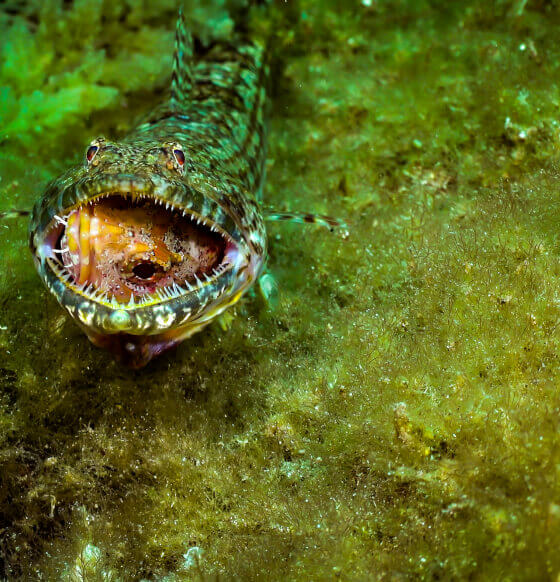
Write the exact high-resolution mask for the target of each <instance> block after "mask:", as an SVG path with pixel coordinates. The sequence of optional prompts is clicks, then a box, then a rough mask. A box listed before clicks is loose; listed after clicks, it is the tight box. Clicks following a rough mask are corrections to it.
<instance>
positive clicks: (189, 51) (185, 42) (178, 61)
mask: <svg viewBox="0 0 560 582" xmlns="http://www.w3.org/2000/svg"><path fill="white" fill-rule="evenodd" d="M193 69H194V44H193V38H192V35H191V32H190V30H189V29H188V28H187V25H186V22H185V17H184V15H183V8H182V7H181V8H179V16H178V18H177V28H176V30H175V54H174V56H173V75H172V77H171V99H170V104H171V107H172V108H173V109H174V108H177V107H178V106H180V105H181V104H182V103H184V102H185V101H186V100H187V99H188V98H189V93H190V92H191V90H192V87H193V83H194V73H193Z"/></svg>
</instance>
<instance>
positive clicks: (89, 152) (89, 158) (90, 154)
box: [86, 145, 99, 164]
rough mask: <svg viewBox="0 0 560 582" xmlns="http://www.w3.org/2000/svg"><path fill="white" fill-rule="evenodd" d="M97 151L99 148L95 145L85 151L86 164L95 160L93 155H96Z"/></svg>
mask: <svg viewBox="0 0 560 582" xmlns="http://www.w3.org/2000/svg"><path fill="white" fill-rule="evenodd" d="M97 150H99V146H97V145H90V146H89V148H88V149H87V151H86V159H87V161H88V164H91V162H92V160H93V158H95V154H97Z"/></svg>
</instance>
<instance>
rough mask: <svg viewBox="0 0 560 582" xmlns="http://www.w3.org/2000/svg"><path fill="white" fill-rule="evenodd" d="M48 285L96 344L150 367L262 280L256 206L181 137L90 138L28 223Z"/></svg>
mask: <svg viewBox="0 0 560 582" xmlns="http://www.w3.org/2000/svg"><path fill="white" fill-rule="evenodd" d="M30 247H31V251H32V253H33V255H34V260H35V265H36V267H37V270H38V272H39V275H40V276H41V278H42V279H43V281H44V283H45V284H46V286H47V288H48V289H49V290H50V291H51V292H52V293H53V294H54V295H55V297H56V298H57V300H58V302H59V303H60V304H61V305H62V307H64V308H65V309H66V311H68V313H69V314H70V316H71V317H72V318H73V319H74V320H75V321H76V322H77V323H78V324H79V325H80V326H81V327H82V328H83V329H84V331H85V332H86V334H87V335H88V337H89V338H90V339H91V340H92V341H93V342H94V343H95V344H96V345H98V346H101V347H104V348H106V349H109V350H110V351H111V352H112V353H113V354H114V355H115V356H116V357H117V359H118V360H120V361H121V362H123V363H124V364H126V365H129V366H131V367H135V368H138V367H142V366H144V365H145V364H147V363H148V362H149V361H150V360H151V359H152V358H153V357H154V356H156V355H158V354H160V353H162V352H163V351H165V350H167V349H169V348H170V347H172V346H174V345H176V344H177V343H179V342H180V341H182V340H184V339H185V338H187V337H189V336H191V335H192V334H193V333H195V332H197V331H199V330H200V329H202V328H203V327H204V326H206V325H207V324H208V323H210V322H211V321H212V320H213V319H215V318H216V317H217V316H219V315H220V314H221V313H222V312H223V311H224V310H226V309H227V308H228V307H231V306H232V305H234V304H235V303H236V302H237V301H238V300H239V299H240V297H242V295H243V294H244V293H245V292H246V291H247V290H248V289H249V288H250V286H251V285H252V284H253V283H254V282H255V280H256V279H257V278H258V276H259V274H260V272H261V269H262V266H263V263H264V260H265V257H266V233H265V229H264V224H263V221H262V217H261V214H260V211H259V208H258V205H257V203H256V201H255V200H254V198H253V197H252V196H251V195H250V194H248V193H247V192H246V191H245V190H244V189H243V187H242V186H241V185H240V184H238V183H236V182H235V181H234V180H230V179H228V178H227V177H223V176H222V177H221V178H220V179H218V180H216V178H215V177H214V176H213V174H212V172H207V171H206V169H205V168H197V167H194V166H193V165H192V164H191V163H190V158H189V156H188V152H186V151H185V150H184V149H183V147H182V146H181V144H180V143H178V142H175V141H168V140H162V141H159V142H158V141H154V140H146V141H144V142H142V141H141V140H137V141H136V142H134V143H127V142H121V143H117V142H110V141H107V140H105V139H103V138H98V139H96V140H94V141H93V142H91V144H90V145H89V146H88V148H87V150H86V154H85V159H84V162H83V163H82V164H78V165H76V166H74V167H73V168H70V169H69V170H68V171H67V172H65V173H64V174H62V175H61V176H59V177H58V178H56V179H55V180H53V181H52V182H50V183H49V184H48V185H47V187H46V189H45V192H44V194H43V196H42V197H41V198H40V199H39V201H38V202H37V204H36V206H35V208H34V211H33V215H32V219H31V223H30Z"/></svg>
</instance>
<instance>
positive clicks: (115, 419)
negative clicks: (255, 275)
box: [0, 0, 560, 580]
mask: <svg viewBox="0 0 560 582" xmlns="http://www.w3.org/2000/svg"><path fill="white" fill-rule="evenodd" d="M234 4H235V5H234ZM243 4H244V3H243V2H236V3H225V2H224V3H222V2H217V3H213V4H211V5H210V6H204V5H202V4H197V5H196V6H193V7H192V9H193V10H194V12H193V14H194V15H195V18H196V19H197V22H198V25H199V28H200V33H201V34H202V36H203V40H204V39H205V38H206V39H208V38H210V36H211V34H212V32H211V31H210V30H209V29H210V28H211V27H210V26H209V24H208V23H217V25H216V27H215V28H216V29H217V30H218V31H219V33H218V34H222V35H227V34H229V32H228V31H229V30H230V29H231V22H232V18H233V17H231V18H230V16H231V14H233V12H235V10H237V9H241V8H242V7H243ZM203 6H204V8H203ZM338 6H339V3H338V2H334V0H333V1H329V0H321V1H320V2H318V1H315V0H302V1H301V3H300V4H299V5H298V6H297V7H295V8H294V7H293V6H292V5H290V7H289V10H290V14H289V19H288V18H287V19H285V20H283V18H282V16H283V13H282V9H281V8H280V7H278V8H277V10H279V11H280V15H279V16H278V22H279V23H282V24H281V26H279V27H277V29H276V31H275V32H276V35H277V37H278V38H277V41H278V46H279V47H281V51H282V56H283V58H284V61H285V69H284V71H283V73H282V76H281V77H280V76H279V77H278V78H276V79H275V81H276V90H275V93H276V100H275V103H274V109H273V115H272V119H271V131H270V161H269V171H268V175H269V177H268V187H267V193H266V201H267V204H270V205H271V206H274V207H276V208H283V209H293V210H296V209H305V210H307V209H309V210H315V211H318V212H328V213H331V214H335V215H338V216H342V217H345V218H347V219H348V221H349V222H350V223H351V229H350V237H349V238H348V240H341V239H340V238H337V237H336V236H333V235H330V234H329V233H326V232H323V231H320V230H313V229H307V230H300V229H301V227H299V226H295V225H273V226H271V229H270V234H271V237H270V238H271V247H272V256H271V260H270V266H271V269H272V271H273V272H274V273H275V275H276V277H277V279H278V281H279V283H280V293H281V295H280V299H279V303H278V306H277V307H276V309H275V310H274V311H272V312H266V311H265V310H264V307H263V306H262V305H260V304H259V302H258V300H254V301H250V300H247V301H245V302H244V303H243V304H242V305H241V306H240V307H239V308H238V312H239V313H238V315H239V316H238V317H237V318H236V319H234V320H233V322H232V324H231V326H230V328H229V329H228V330H227V331H223V330H222V329H221V328H220V327H219V326H218V325H216V326H213V327H211V328H209V329H207V330H206V331H204V332H203V333H201V334H199V335H198V336H196V337H194V338H193V339H192V341H189V342H187V343H185V344H184V345H182V346H181V347H180V348H179V349H177V350H176V351H175V352H174V353H171V354H168V355H165V356H163V357H162V358H160V359H159V360H158V361H155V362H154V363H153V364H151V365H150V366H149V367H148V368H147V369H146V370H144V371H142V372H130V371H128V370H124V369H122V368H120V367H119V366H118V365H117V364H115V363H114V362H112V361H111V360H110V358H109V357H108V356H107V354H105V353H104V352H102V351H99V350H97V349H95V348H94V347H92V346H91V345H90V343H89V342H88V340H87V339H86V338H85V337H84V336H83V335H82V334H81V332H80V331H79V330H77V329H76V328H75V327H74V326H73V324H72V323H71V322H69V321H68V320H67V318H66V317H65V316H64V314H63V313H62V312H61V311H60V309H59V308H58V307H57V305H56V304H55V303H54V302H53V300H52V299H51V298H50V296H49V295H48V294H47V292H46V291H44V290H43V289H42V287H41V285H40V283H39V280H38V278H37V277H36V275H35V274H34V271H33V267H32V264H31V259H30V258H28V259H27V260H22V257H24V256H27V255H26V253H27V250H26V234H25V225H24V224H21V223H19V222H14V221H12V222H5V223H4V224H3V225H0V245H1V248H2V253H1V254H0V264H1V266H0V273H1V278H0V578H7V579H9V580H17V579H24V580H33V579H43V580H74V579H78V580H79V579H80V578H82V579H88V580H90V579H99V580H110V579H111V580H141V579H145V580H192V579H204V580H208V579H218V578H220V579H244V580H245V579H247V580H250V579H254V578H258V577H261V578H265V579H274V580H306V579H314V580H322V579H325V580H327V579H328V580H330V579H335V578H340V579H343V580H366V579H368V580H369V579H379V580H404V579H409V578H414V579H426V580H432V579H433V580H464V579H490V580H494V579H500V580H518V579H531V580H536V579H539V580H550V579H552V580H554V579H556V577H557V575H558V572H559V571H560V558H559V556H558V552H557V547H558V544H559V543H560V527H559V526H560V486H559V479H558V467H559V466H560V458H559V456H558V455H559V453H558V450H559V447H558V411H559V409H560V396H559V392H558V385H559V382H560V362H559V356H558V354H559V353H560V336H559V335H558V333H557V327H558V325H557V322H558V318H559V316H560V298H559V292H558V283H557V281H558V275H559V273H560V260H559V257H560V245H559V242H558V237H557V235H556V231H557V224H558V220H559V219H560V206H559V204H558V202H557V200H556V190H557V181H558V178H557V176H558V172H557V169H556V166H555V162H556V156H557V149H558V124H557V117H558V105H559V103H560V94H559V89H558V83H557V82H556V79H558V78H560V49H559V48H558V43H557V38H556V37H557V30H558V25H559V24H560V8H559V7H558V6H557V4H556V3H555V2H545V1H540V0H529V1H523V2H518V1H515V2H514V1H511V2H510V1H506V0H502V1H500V2H497V3H494V5H493V6H492V7H488V3H486V2H483V1H482V0H470V1H469V2H441V1H436V0H431V1H429V0H422V1H418V0H414V1H413V0H410V1H408V0H399V1H398V2H394V1H391V2H389V1H388V0H378V1H377V2H376V1H372V2H365V1H364V2H361V3H358V2H356V3H355V5H354V6H353V7H352V8H348V9H346V10H341V9H340V8H339V7H338ZM175 9H176V7H175V2H172V1H171V0H170V1H169V2H161V1H158V2H156V1H155V0H154V1H153V2H152V1H143V2H133V1H132V0H130V1H127V2H123V3H119V4H118V5H114V3H113V4H112V3H109V2H102V1H99V2H92V1H91V0H89V1H88V2H79V1H76V2H73V3H68V2H65V3H63V2H55V1H50V2H28V3H22V4H16V5H15V6H14V7H11V6H10V9H9V10H8V9H5V10H4V12H3V14H2V20H1V23H2V24H1V26H2V30H1V34H0V42H1V43H2V49H1V50H2V55H3V60H2V67H1V69H0V79H1V82H0V85H2V86H3V87H5V88H4V89H2V107H1V108H0V109H1V115H2V124H1V129H0V131H1V137H2V140H3V141H2V156H0V176H1V178H2V181H1V182H0V190H1V196H0V204H1V207H0V209H5V208H10V207H13V206H16V207H25V206H28V205H30V204H31V203H32V201H33V200H34V199H35V198H36V197H37V195H38V194H39V192H40V190H39V186H40V184H41V182H42V180H44V179H45V178H47V177H49V176H51V175H52V174H53V173H54V172H56V171H59V170H60V169H62V168H63V167H64V166H65V164H66V163H67V162H68V160H69V159H70V158H72V157H77V156H79V155H82V153H83V148H84V146H85V144H87V143H88V141H89V140H90V139H91V138H92V137H94V136H95V135H97V134H99V133H105V134H108V135H114V134H117V135H119V134H122V133H123V132H125V131H126V130H127V129H128V128H129V127H131V125H132V124H133V123H134V119H135V118H136V115H137V114H139V113H141V112H142V111H143V110H145V109H146V108H149V107H151V106H153V104H154V103H156V102H157V99H158V96H157V94H158V93H159V92H160V91H161V89H162V88H163V87H164V86H165V83H166V80H167V77H168V74H169V68H170V63H171V52H172V38H173V27H174V18H175ZM259 10H261V8H259ZM232 11H233V12H232ZM261 15H263V17H264V12H262V13H261V12H255V13H253V14H252V17H253V19H254V20H255V22H254V26H255V28H256V29H257V30H259V29H262V30H261V31H266V30H268V29H269V25H267V24H266V23H265V22H264V21H260V20H259V17H260V16H261ZM275 18H276V16H275ZM288 21H291V22H292V23H293V24H292V25H290V26H288V25H287V24H286V22H288ZM204 22H206V24H204ZM220 23H221V24H220ZM5 227H7V228H5Z"/></svg>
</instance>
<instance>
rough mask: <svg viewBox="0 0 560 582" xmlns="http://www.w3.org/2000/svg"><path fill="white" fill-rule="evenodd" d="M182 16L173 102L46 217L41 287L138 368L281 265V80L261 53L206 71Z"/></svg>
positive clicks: (82, 173) (76, 175)
mask: <svg viewBox="0 0 560 582" xmlns="http://www.w3.org/2000/svg"><path fill="white" fill-rule="evenodd" d="M193 47H194V45H193V38H192V35H191V33H190V31H189V30H188V28H187V26H186V24H185V19H184V17H183V15H182V12H180V13H179V19H178V21H177V28H176V41H175V54H174V62H173V74H172V80H171V88H170V94H169V97H168V98H167V99H166V100H165V102H164V103H162V104H161V105H160V106H158V107H157V108H156V109H155V110H154V111H152V112H151V113H150V114H149V115H148V116H147V117H146V118H145V119H144V120H142V122H141V124H140V125H139V126H138V127H136V128H135V129H134V130H133V131H132V132H131V133H130V134H128V135H127V136H126V137H125V138H124V139H122V140H121V141H119V142H116V141H111V140H108V139H105V138H103V137H99V138H97V139H94V140H93V141H92V142H91V143H90V144H89V146H88V147H87V148H86V151H85V156H84V159H83V160H82V161H81V163H79V164H77V165H76V166H74V167H72V168H70V169H69V170H68V171H66V172H65V173H63V174H62V175H61V176H59V177H58V178H56V179H55V180H53V181H52V182H50V183H49V184H48V185H47V186H46V189H45V192H44V194H43V195H42V197H41V198H40V199H39V200H38V202H37V203H36V205H35V208H34V209H33V213H32V218H31V223H30V247H31V251H32V253H33V255H34V257H35V264H36V267H37V270H38V272H39V275H40V276H41V278H42V279H43V281H44V282H45V284H46V285H47V287H48V289H49V290H50V291H51V292H52V293H53V294H54V295H55V297H56V298H57V300H58V301H59V303H60V304H61V305H62V307H64V308H65V309H66V310H67V311H68V313H69V314H70V315H71V316H72V318H74V319H75V320H76V322H77V323H78V324H79V325H80V326H81V327H82V328H83V330H84V331H85V333H86V334H87V336H88V337H89V339H90V340H91V341H92V342H93V343H94V344H95V345H97V346H100V347H103V348H106V349H108V350H110V351H111V352H112V353H113V354H114V355H115V356H116V357H117V359H118V360H120V361H121V362H123V363H124V364H126V365H128V366H131V367H136V368H138V367H142V366H144V365H145V364H147V363H148V362H149V361H150V360H151V359H152V358H153V357H154V356H156V355H158V354H160V353H162V352H163V351H165V350H166V349H168V348H170V347H172V346H174V345H176V344H177V343H178V342H180V341H182V340H184V339H185V338H188V337H189V336H191V335H193V334H194V333H196V332H197V331H199V330H201V329H202V328H203V327H205V326H206V325H207V324H208V323H209V322H211V321H212V320H214V319H215V318H216V317H217V316H218V315H220V314H221V313H222V312H223V311H224V310H226V309H228V308H229V307H231V306H232V305H234V304H235V303H236V302H237V301H239V299H240V298H241V297H242V296H243V295H244V294H245V293H246V292H247V290H248V289H249V288H250V287H251V286H252V285H253V284H254V283H255V282H256V281H257V280H258V278H259V277H260V276H261V274H262V273H263V269H264V266H265V263H266V259H267V234H266V230H265V225H264V220H265V219H267V218H268V219H270V220H295V221H299V222H316V223H321V224H325V225H326V226H329V227H339V226H341V225H342V223H341V222H340V221H337V220H334V219H330V218H328V217H323V216H317V215H311V214H299V215H298V214H289V213H278V212H270V213H268V216H266V214H265V213H264V212H263V210H262V204H261V199H262V196H261V193H262V188H263V180H264V173H265V172H264V168H265V154H266V110H267V91H266V87H267V86H268V82H269V67H268V65H267V63H266V58H265V50H264V49H263V48H262V47H261V46H259V45H258V44H256V43H253V42H249V41H246V42H237V43H236V44H233V43H232V44H229V45H226V44H220V45H216V46H215V47H214V48H212V49H211V50H209V51H208V52H207V53H206V54H204V55H203V56H202V57H199V58H197V56H196V55H195V51H194V48H193Z"/></svg>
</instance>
